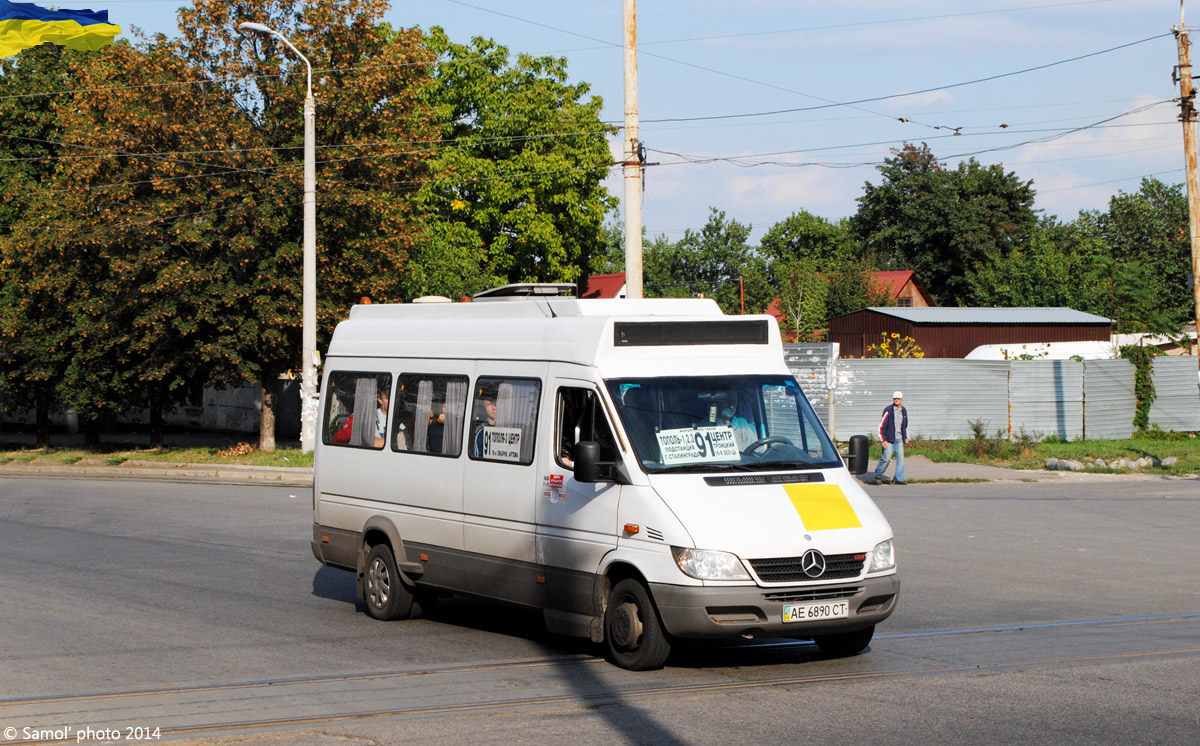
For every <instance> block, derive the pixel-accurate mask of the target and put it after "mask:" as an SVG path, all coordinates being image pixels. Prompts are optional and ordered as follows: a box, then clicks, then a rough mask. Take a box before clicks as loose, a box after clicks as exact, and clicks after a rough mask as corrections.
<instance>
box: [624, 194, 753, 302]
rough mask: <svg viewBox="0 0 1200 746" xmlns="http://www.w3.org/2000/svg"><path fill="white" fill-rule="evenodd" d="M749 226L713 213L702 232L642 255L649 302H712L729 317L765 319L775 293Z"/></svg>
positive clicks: (659, 243) (661, 240) (659, 241)
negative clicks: (743, 315)
mask: <svg viewBox="0 0 1200 746" xmlns="http://www.w3.org/2000/svg"><path fill="white" fill-rule="evenodd" d="M749 237H750V226H748V225H743V224H742V223H739V222H738V221H736V220H733V219H730V218H727V217H726V216H725V213H724V212H722V211H720V210H718V209H716V208H715V207H714V208H709V216H708V222H707V223H705V225H704V227H703V228H701V229H700V230H699V231H693V230H691V229H688V230H687V231H685V232H684V235H683V238H682V239H680V240H679V241H678V242H677V243H672V242H671V241H669V240H667V239H666V238H665V237H661V236H660V237H658V238H656V239H655V240H654V241H652V242H651V243H650V245H649V246H647V247H646V249H645V252H644V253H643V257H642V258H643V266H644V271H645V281H644V285H645V295H646V297H647V298H690V297H697V296H704V297H706V298H713V299H714V300H716V301H717V304H718V305H720V306H721V308H722V309H723V310H724V311H725V313H730V314H736V313H741V312H742V306H743V297H744V304H745V309H746V313H761V312H762V311H763V310H764V309H766V307H767V306H768V305H769V304H770V302H771V299H772V295H773V290H772V288H771V286H770V282H769V278H768V275H767V263H766V261H765V260H764V259H763V258H762V257H761V256H759V255H758V253H757V252H756V251H755V250H754V249H753V248H752V247H751V246H750V244H749V243H747V241H748V239H749Z"/></svg>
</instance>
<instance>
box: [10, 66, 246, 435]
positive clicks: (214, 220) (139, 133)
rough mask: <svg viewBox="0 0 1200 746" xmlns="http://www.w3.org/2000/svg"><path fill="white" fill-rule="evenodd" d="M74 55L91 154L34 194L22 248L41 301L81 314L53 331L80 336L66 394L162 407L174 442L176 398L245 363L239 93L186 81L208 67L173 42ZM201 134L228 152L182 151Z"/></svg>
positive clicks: (85, 145) (83, 136)
mask: <svg viewBox="0 0 1200 746" xmlns="http://www.w3.org/2000/svg"><path fill="white" fill-rule="evenodd" d="M71 66H72V70H71V84H70V86H69V89H70V90H73V91H74V92H73V93H71V94H67V95H63V96H56V97H55V98H54V103H53V106H54V109H55V116H56V120H57V125H58V127H59V128H60V131H59V135H58V136H59V138H60V139H61V148H62V151H64V152H66V151H69V152H71V153H72V154H81V155H86V156H87V157H83V158H68V159H62V160H61V161H60V162H59V163H58V164H57V165H56V168H55V171H54V175H53V177H52V178H51V179H50V180H48V181H46V182H44V183H43V184H42V185H41V187H40V188H39V189H37V190H36V191H34V192H33V193H32V194H31V196H30V201H29V205H28V209H27V210H25V212H24V214H23V215H22V217H21V219H20V222H19V223H18V224H17V226H15V229H14V231H13V233H12V235H11V236H10V237H9V242H8V243H9V249H10V250H11V251H12V252H13V253H14V254H16V255H19V256H20V257H21V258H20V261H21V262H23V263H24V266H25V267H27V268H28V269H29V270H30V277H29V279H28V280H27V281H26V282H25V287H26V288H28V289H30V291H31V292H29V293H27V295H29V297H30V298H31V299H32V301H33V302H35V303H38V304H40V305H41V306H42V308H43V309H45V308H50V309H52V312H53V313H54V314H55V316H56V318H61V314H66V316H67V317H68V319H69V321H68V322H67V324H66V325H65V326H60V325H54V324H52V325H47V329H46V330H45V331H44V332H43V333H46V332H47V331H48V332H51V333H54V334H61V333H64V332H65V333H66V334H65V337H64V340H63V342H62V345H63V348H64V349H65V350H66V351H67V352H68V354H69V363H68V364H67V365H66V367H65V369H64V370H62V371H61V375H60V377H59V379H58V382H59V386H60V388H59V393H60V399H61V401H62V402H63V403H64V404H66V405H68V406H71V407H74V408H75V409H76V410H77V411H78V412H79V413H80V415H81V417H83V418H85V419H90V420H97V419H100V418H101V417H103V416H104V415H106V414H110V413H113V412H115V411H118V410H121V409H128V408H132V409H135V410H138V409H141V408H143V407H149V409H150V413H151V418H152V436H151V437H152V444H153V445H161V443H162V413H163V409H164V408H165V407H167V406H169V405H171V404H172V403H177V402H182V401H185V400H187V399H189V398H193V397H195V396H196V395H197V394H198V392H199V390H200V389H201V388H202V387H203V386H205V385H212V384H221V383H224V382H226V381H228V380H230V379H231V378H232V379H240V378H242V377H244V376H245V373H246V367H245V361H244V360H243V359H242V357H241V353H240V349H241V346H242V344H243V341H242V339H241V336H240V332H241V330H240V329H238V328H237V323H236V322H237V320H238V319H239V318H240V317H241V316H242V315H244V314H245V313H246V312H247V311H248V310H249V307H250V300H249V297H248V293H247V292H246V291H245V290H244V283H245V282H246V281H247V280H248V279H249V278H250V277H251V276H252V274H253V273H252V268H253V265H252V263H251V258H252V257H248V256H246V255H245V254H239V252H238V250H237V248H236V247H233V248H231V247H230V246H229V245H228V244H227V243H226V241H225V240H223V239H225V238H226V237H227V236H228V235H229V234H237V233H240V232H242V231H244V230H246V229H247V227H248V226H249V225H250V223H251V222H252V219H251V216H249V215H247V214H246V212H245V211H244V210H241V209H239V208H241V207H242V206H243V205H242V201H241V195H238V194H235V193H231V192H230V191H229V190H228V189H226V188H225V185H226V184H228V183H229V182H230V181H232V180H233V179H231V177H232V176H234V174H235V172H236V171H238V170H239V169H245V168H247V167H252V166H253V165H254V159H255V157H256V156H255V155H254V154H251V153H248V152H246V151H241V150H236V149H231V148H230V145H231V144H232V143H234V142H236V139H234V136H233V133H235V132H237V129H238V128H237V122H236V120H234V121H232V122H231V121H230V117H231V114H232V113H233V106H232V102H231V101H230V100H229V99H228V97H227V96H224V95H223V94H222V91H221V90H220V89H218V88H217V87H215V86H211V85H205V84H197V85H193V86H188V85H180V84H179V83H180V81H185V80H189V79H194V73H193V72H192V71H191V70H189V69H188V68H187V66H186V65H185V64H184V63H183V62H182V61H181V60H180V59H178V58H177V57H176V56H174V55H173V54H172V53H171V50H170V49H169V48H167V47H165V46H163V45H161V44H153V45H148V46H145V47H143V48H135V47H133V46H131V45H129V44H128V43H124V42H119V43H117V44H114V45H112V46H109V47H105V48H104V49H103V50H101V51H100V52H97V53H94V54H88V55H72V57H71ZM201 144H203V145H207V146H208V147H209V148H212V150H213V151H216V152H219V153H224V155H222V156H220V157H219V158H217V159H205V157H204V156H203V155H202V156H200V160H199V161H198V160H197V159H195V156H192V157H188V156H185V155H183V152H184V151H195V150H197V149H200V146H201ZM259 157H261V156H259ZM39 284H41V285H44V286H48V287H52V288H53V295H52V296H51V297H44V296H38V295H37V287H38V285H39Z"/></svg>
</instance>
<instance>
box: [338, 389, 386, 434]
mask: <svg viewBox="0 0 1200 746" xmlns="http://www.w3.org/2000/svg"><path fill="white" fill-rule="evenodd" d="M375 403H376V408H375V440H374V442H373V443H372V445H374V447H376V448H383V443H384V438H386V437H387V410H388V392H387V389H381V390H380V391H379V395H378V396H376V397H375ZM353 433H354V415H353V414H351V415H350V417H349V419H347V420H346V424H345V425H343V426H342V429H341V430H338V431H337V432H336V433H334V435H333V442H334V443H341V444H346V443H349V442H350V436H351V435H352V434H353Z"/></svg>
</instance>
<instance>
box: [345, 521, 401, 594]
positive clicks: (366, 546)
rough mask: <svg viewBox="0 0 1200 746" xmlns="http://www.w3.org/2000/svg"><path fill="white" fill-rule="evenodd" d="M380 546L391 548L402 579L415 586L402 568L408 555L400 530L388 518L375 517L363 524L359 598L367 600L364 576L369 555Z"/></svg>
mask: <svg viewBox="0 0 1200 746" xmlns="http://www.w3.org/2000/svg"><path fill="white" fill-rule="evenodd" d="M378 544H387V545H388V546H389V547H390V548H391V550H392V554H393V555H394V556H395V559H396V565H397V567H398V568H399V572H400V576H401V578H402V579H403V580H404V581H405V582H407V583H408V584H409V585H410V586H411V585H413V581H412V578H411V577H409V576H408V575H406V574H405V572H404V568H403V567H402V566H401V564H402V563H404V561H405V560H406V559H407V557H408V555H407V554H406V553H405V551H404V541H403V539H401V538H400V530H399V529H398V528H396V524H395V523H393V522H392V520H391V519H390V518H388V517H387V516H382V515H375V516H371V517H370V518H368V519H367V522H366V523H364V524H363V529H362V541H361V542H359V545H358V561H357V566H358V572H357V581H356V583H355V587H356V591H357V593H358V597H359V598H366V593H365V591H364V589H363V574H364V573H365V572H366V567H367V555H368V554H370V552H371V550H372V549H373V548H374V547H375V546H376V545H378Z"/></svg>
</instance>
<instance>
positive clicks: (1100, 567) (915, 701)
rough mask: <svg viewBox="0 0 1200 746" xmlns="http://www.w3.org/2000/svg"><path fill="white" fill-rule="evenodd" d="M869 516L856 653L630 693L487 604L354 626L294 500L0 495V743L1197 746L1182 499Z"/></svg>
mask: <svg viewBox="0 0 1200 746" xmlns="http://www.w3.org/2000/svg"><path fill="white" fill-rule="evenodd" d="M870 489H871V491H872V492H873V494H875V495H876V497H877V499H878V501H879V504H880V506H881V508H882V509H883V511H884V513H885V514H886V515H887V516H888V518H889V519H890V520H891V522H892V524H893V526H894V528H895V530H896V537H897V547H898V549H897V551H898V559H899V563H900V570H901V575H902V578H903V590H902V595H901V602H900V608H899V610H898V611H897V612H896V614H895V615H894V616H893V617H892V618H891V619H889V620H888V622H886V623H885V624H884V625H883V626H881V627H880V629H879V630H878V632H877V635H876V638H875V641H874V642H873V643H872V645H871V648H870V649H869V650H868V652H866V653H865V654H863V655H859V656H856V657H853V658H848V659H830V658H826V657H824V656H822V655H821V654H820V653H819V652H818V651H817V650H816V649H815V648H814V647H813V646H812V645H810V644H807V643H802V642H795V641H786V640H749V641H744V642H739V643H736V644H730V645H724V646H720V647H709V648H700V649H694V650H693V649H688V650H681V651H678V652H677V653H676V654H674V655H673V656H672V658H671V660H670V661H669V662H668V665H667V667H666V668H665V669H664V670H662V671H655V672H648V673H631V672H628V671H623V670H620V669H617V668H615V667H613V666H611V665H609V664H608V663H606V662H604V661H603V660H601V659H599V658H597V657H596V652H597V651H596V650H595V649H594V648H593V647H592V646H590V645H588V644H586V643H584V642H581V641H576V640H571V639H566V638H559V637H554V636H550V635H547V634H546V633H544V632H543V631H542V629H541V625H540V618H539V617H538V616H537V615H535V614H529V613H526V612H522V611H518V610H513V609H509V608H506V607H502V606H498V605H494V604H488V603H482V602H477V601H472V600H467V599H457V598H456V599H451V600H449V601H447V602H443V603H442V604H441V605H440V606H439V608H438V609H437V610H436V611H435V612H434V613H433V614H432V615H431V616H430V618H427V619H416V620H410V621H405V622H394V623H387V624H385V623H380V622H376V621H374V620H372V619H370V618H369V617H368V616H367V615H366V613H365V612H364V610H363V609H362V607H361V606H360V605H359V604H358V603H357V602H356V601H355V599H354V597H353V579H352V577H351V576H350V575H349V574H347V573H342V572H339V571H334V570H329V569H327V568H321V567H320V566H319V565H318V564H317V562H316V560H314V559H313V558H312V554H311V552H310V550H309V547H308V537H309V535H310V525H311V512H310V511H311V502H310V501H311V492H310V490H308V489H304V488H296V487H282V488H278V487H260V486H246V485H239V484H194V483H181V482H173V481H168V480H157V481H152V480H144V481H143V480H89V479H53V478H17V477H0V604H2V605H3V617H2V618H3V620H4V627H3V634H0V736H4V737H3V738H0V744H3V743H5V742H10V743H32V742H46V741H56V740H64V741H70V742H74V741H76V740H77V739H78V738H79V736H80V735H81V734H82V735H85V736H87V735H91V734H90V733H89V732H88V731H87V730H86V729H88V728H90V729H92V731H99V732H100V734H101V735H103V736H109V737H110V738H108V739H107V740H109V741H111V742H114V743H134V742H154V741H155V740H159V739H162V740H168V739H170V740H176V741H178V740H180V739H200V740H203V741H205V742H209V743H212V742H219V743H235V742H236V743H245V742H247V740H248V741H249V742H250V743H262V744H275V743H278V744H302V745H307V744H322V745H323V744H335V743H337V744H345V743H347V742H348V741H349V742H357V741H374V742H378V743H421V744H437V743H463V742H471V743H477V744H492V743H496V744H499V743H505V744H509V743H538V744H542V743H571V744H590V743H596V744H601V743H604V744H607V743H654V744H729V743H742V742H748V741H751V740H755V741H761V742H767V743H780V742H791V741H795V740H797V739H804V740H806V741H809V742H815V743H820V744H842V743H845V744H851V743H854V744H862V743H885V744H897V743H913V744H918V743H920V744H939V743H946V744H950V743H953V744H975V743H988V744H993V743H994V744H1018V743H1020V744H1029V743H1035V744H1078V743H1089V744H1107V743H1111V744H1130V743H1163V744H1182V743H1195V742H1197V739H1198V738H1200V736H1198V735H1197V734H1198V733H1200V687H1197V686H1196V682H1197V681H1200V578H1198V577H1197V570H1196V567H1197V563H1196V556H1197V554H1196V546H1197V540H1198V539H1200V530H1198V519H1200V481H1197V480H1148V481H1138V482H1119V481H1114V482H1112V483H1106V482H1097V481H1089V482H1081V483H1069V482H1053V483H1021V482H1007V483H988V484H923V485H909V486H907V487H903V488H900V487H872V488H870ZM7 728H12V729H14V731H13V732H12V734H13V737H9V735H8V733H5V732H4V731H5V729H7ZM138 728H145V729H148V730H145V731H138V730H137V729H138ZM114 729H115V732H112V731H113V730H114ZM155 729H157V733H156V730H155Z"/></svg>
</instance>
